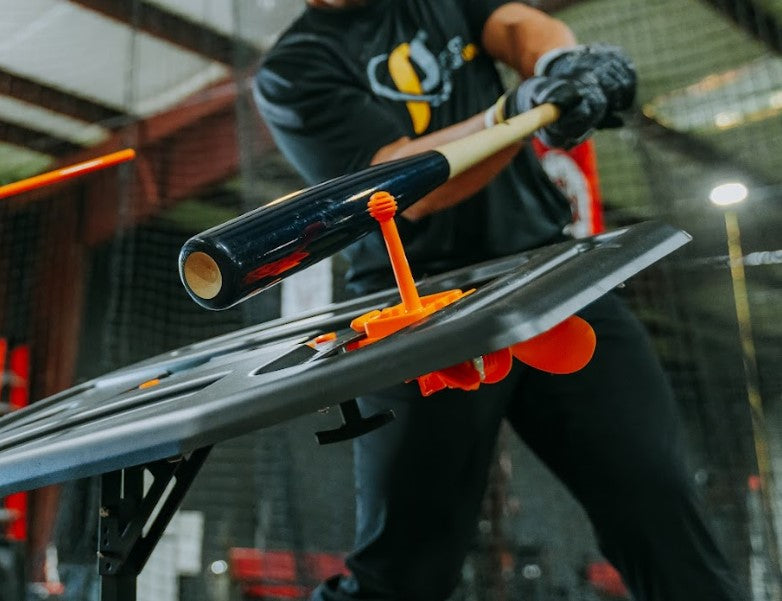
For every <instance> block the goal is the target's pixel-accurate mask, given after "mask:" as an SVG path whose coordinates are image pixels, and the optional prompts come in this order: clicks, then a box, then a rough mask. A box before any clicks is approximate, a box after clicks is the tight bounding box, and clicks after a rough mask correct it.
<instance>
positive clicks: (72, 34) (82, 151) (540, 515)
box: [0, 0, 782, 601]
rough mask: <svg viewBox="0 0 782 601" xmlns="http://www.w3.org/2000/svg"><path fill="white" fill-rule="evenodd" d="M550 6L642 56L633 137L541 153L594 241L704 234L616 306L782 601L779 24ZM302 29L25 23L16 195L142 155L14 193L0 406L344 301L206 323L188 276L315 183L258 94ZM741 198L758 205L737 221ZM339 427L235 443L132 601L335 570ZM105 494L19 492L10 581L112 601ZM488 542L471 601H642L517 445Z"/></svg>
mask: <svg viewBox="0 0 782 601" xmlns="http://www.w3.org/2000/svg"><path fill="white" fill-rule="evenodd" d="M194 4H197V5H198V6H197V7H195V6H193V5H194ZM218 5H219V6H218ZM536 5H537V6H539V7H540V8H542V9H543V10H546V11H548V12H551V13H552V14H554V15H555V16H557V17H559V18H561V19H562V20H564V21H565V22H566V23H567V24H568V25H570V27H571V28H572V29H573V30H574V32H575V33H576V35H577V37H578V38H579V41H581V42H583V43H592V42H606V43H611V44H616V45H619V46H622V47H624V48H625V49H626V50H627V51H628V53H629V54H630V55H631V56H632V57H633V59H634V61H635V64H636V67H637V70H638V76H639V90H638V96H637V99H636V102H635V105H634V107H633V109H632V110H631V111H630V112H629V114H628V115H627V117H626V125H625V127H624V128H621V129H617V130H604V131H600V132H598V133H597V134H596V135H595V136H594V138H593V140H592V141H591V142H589V143H588V144H586V145H585V146H582V147H578V148H577V149H575V150H574V151H573V152H571V153H569V154H566V153H563V152H559V151H553V150H549V149H546V148H544V147H541V146H539V147H537V150H538V152H539V154H540V156H541V160H542V161H543V163H544V166H545V167H546V169H547V171H548V172H549V174H550V176H551V177H552V178H553V179H554V180H555V181H557V183H558V184H559V185H561V186H562V187H563V189H564V190H565V192H566V193H567V195H568V196H569V197H570V199H571V201H572V204H573V208H574V216H575V219H576V223H574V226H573V230H572V231H573V233H574V234H575V235H589V234H590V233H596V232H599V231H602V230H603V229H608V230H610V229H613V228H617V227H620V226H624V225H628V224H631V223H636V222H638V221H642V220H648V219H657V220H661V221H665V222H668V223H670V224H672V225H675V226H677V227H680V228H682V229H684V230H686V231H688V232H689V233H690V234H691V235H692V236H693V241H692V242H691V243H690V244H688V245H687V246H685V247H684V248H683V249H681V250H679V251H677V252H676V253H674V254H673V255H672V256H671V257H669V258H667V259H665V260H664V261H662V262H660V263H658V264H656V265H655V266H653V267H652V268H650V269H647V270H646V271H644V272H643V273H641V274H640V275H638V276H636V277H634V278H633V279H632V280H630V281H628V282H627V283H626V285H625V286H624V287H623V288H621V289H620V290H619V294H621V295H622V296H623V297H625V298H626V299H627V300H628V301H629V302H630V304H631V305H632V307H633V308H634V310H635V312H636V313H637V314H638V315H639V316H640V317H641V319H642V320H643V322H644V324H645V325H646V326H647V328H648V330H649V331H650V333H651V334H652V338H653V341H654V343H655V346H656V348H657V351H658V352H659V355H660V357H661V358H662V361H663V364H664V366H665V368H666V370H667V373H668V375H669V377H670V380H671V382H672V384H673V386H674V389H675V392H676V396H677V399H678V402H679V405H680V410H681V413H682V415H683V416H684V422H685V426H686V432H687V437H688V445H689V450H690V457H689V458H690V467H691V469H692V473H693V478H694V479H695V485H696V486H697V488H698V490H699V492H700V494H701V495H702V497H703V500H704V503H705V506H706V508H707V512H708V515H709V519H710V525H711V527H712V528H713V530H714V532H715V534H716V537H717V539H718V540H719V542H720V544H721V545H722V546H723V548H724V549H725V551H726V553H727V555H728V557H729V559H730V561H731V563H732V564H733V565H734V566H736V568H737V571H738V573H739V576H740V581H741V586H742V588H743V590H744V591H745V592H746V594H747V595H748V596H749V597H750V598H752V599H753V601H767V600H768V601H772V600H779V599H780V598H782V597H781V596H780V595H782V592H781V591H782V576H781V574H782V573H781V572H780V559H779V551H780V539H781V538H782V531H780V524H781V523H782V521H781V520H780V515H781V514H782V506H780V493H778V492H777V488H776V487H775V479H780V478H782V475H780V474H778V473H777V472H778V470H779V469H780V466H782V422H781V421H780V420H782V415H781V413H782V376H781V375H780V374H782V369H780V367H781V365H780V350H779V349H780V348H782V325H780V324H782V303H780V300H779V298H780V297H779V290H780V283H781V282H782V240H781V239H780V235H779V232H780V227H781V226H782V170H780V168H779V149H780V140H782V118H780V114H781V113H782V59H780V56H779V51H780V47H781V46H782V34H781V33H780V31H781V26H780V23H782V3H780V2H779V0H735V1H732V0H713V1H706V0H623V1H619V0H582V1H578V0H540V1H539V2H538V3H537V4H536ZM302 8H303V3H301V4H299V3H286V2H283V1H282V0H279V1H275V0H264V1H260V0H259V1H258V2H244V1H242V0H234V1H233V2H224V3H209V2H201V3H192V4H191V3H187V2H184V1H181V0H157V1H154V2H153V1H147V0H133V1H129V2H104V1H96V0H78V1H73V2H64V1H62V0H39V1H37V2H34V3H24V2H17V3H16V4H15V7H13V8H11V9H10V11H9V12H8V15H9V16H8V19H7V21H8V32H7V35H4V36H3V39H4V40H5V39H7V40H9V41H8V42H7V44H6V42H3V43H4V44H6V45H7V46H8V52H7V53H6V54H7V55H8V57H9V58H7V59H0V162H2V165H0V183H10V182H14V181H18V180H20V179H23V178H25V177H28V176H31V175H34V174H36V173H40V172H42V171H45V170H48V169H51V168H54V167H57V166H66V165H70V164H74V163H77V162H79V161H82V160H86V159H88V158H92V157H94V156H97V155H98V154H104V153H108V152H111V151H114V150H118V149H120V148H134V149H135V150H136V158H135V160H133V161H130V162H127V163H123V164H121V165H118V166H115V167H112V168H108V169H104V170H100V171H98V172H95V173H93V174H91V175H88V176H85V177H82V178H78V179H73V180H69V181H67V182H62V183H58V184H53V185H50V186H47V187H43V188H38V189H36V190H33V191H29V192H23V193H21V194H16V195H14V196H9V197H7V198H3V199H2V200H0V282H1V283H2V286H1V287H0V290H1V293H0V371H2V381H0V401H1V402H2V408H3V411H13V410H15V409H17V408H19V407H20V406H22V405H24V404H25V403H27V402H36V401H38V400H40V399H43V398H45V397H47V396H49V395H52V394H54V393H56V392H58V391H61V390H64V389H66V388H68V387H70V386H72V385H74V384H76V383H78V382H82V381H85V380H87V379H89V378H92V377H95V376H98V375H100V374H104V373H106V372H109V371H112V370H114V369H118V368H120V367H122V366H125V365H128V364H130V363H132V362H135V361H139V360H142V359H145V358H148V357H150V356H153V355H156V354H159V353H163V352H166V351H170V350H172V349H175V348H177V347H180V346H183V345H186V344H191V343H194V342H197V341H200V340H204V339H207V338H210V337H213V336H216V335H219V334H223V333H227V332H231V331H234V330H236V329H238V328H241V327H245V326H248V325H252V324H256V323H260V322H263V321H267V320H270V319H274V318H277V317H280V316H290V315H294V314H297V313H301V312H304V311H306V310H308V309H310V308H313V307H317V306H322V305H324V304H327V303H329V302H333V301H339V300H342V299H344V298H346V294H345V291H344V289H343V286H342V279H343V273H344V270H345V264H344V261H343V259H341V258H340V257H339V256H335V257H333V258H332V259H330V260H327V261H324V262H322V263H321V264H319V265H317V266H315V267H312V268H310V269H309V270H307V271H305V272H303V273H302V274H299V275H297V276H295V277H293V278H291V279H290V280H286V281H285V282H283V284H282V285H280V286H276V287H274V288H271V289H269V290H267V291H265V292H264V293H263V294H260V295H257V296H255V297H253V298H252V299H250V300H249V301H247V302H246V303H243V304H241V305H238V306H236V307H233V308H231V309H228V310H226V311H221V312H212V311H206V310H204V309H202V308H200V307H198V306H197V305H196V304H195V303H193V302H192V301H191V299H190V298H189V297H188V295H187V294H186V292H185V290H184V289H183V287H182V284H181V283H180V281H179V275H178V272H177V255H178V253H179V250H180V248H181V247H182V245H183V243H184V242H185V241H186V240H187V239H188V238H189V237H190V236H192V235H194V234H196V233H198V232H200V231H203V230H204V229H206V228H208V227H211V226H213V225H216V224H219V223H222V222H224V221H227V220H228V219H231V218H233V217H235V216H237V215H240V214H241V213H243V212H245V211H247V210H250V209H252V208H255V207H257V206H260V205H262V204H265V203H267V202H269V201H271V200H274V199H276V198H278V197H281V196H283V195H285V194H287V193H290V192H292V191H294V190H297V189H300V188H301V187H303V185H304V184H303V181H302V180H301V179H300V177H299V176H298V175H297V174H296V173H295V171H294V170H293V168H292V167H291V166H290V165H289V164H288V163H287V162H286V161H285V159H284V158H283V157H282V156H281V154H280V153H279V151H278V150H277V149H276V148H275V146H274V142H273V140H272V139H271V136H270V135H269V133H268V130H267V129H266V126H265V125H264V123H263V121H262V119H261V118H260V117H259V115H258V113H257V110H256V108H255V105H254V101H253V98H252V93H251V89H250V83H249V81H250V78H251V77H252V74H253V73H254V71H255V69H256V68H257V66H258V64H259V62H260V61H261V60H262V58H263V54H264V51H265V50H267V49H268V48H269V47H270V45H271V44H272V43H273V41H274V40H275V39H276V37H277V36H278V35H279V34H280V33H281V32H282V31H283V30H284V28H285V27H287V25H288V24H289V23H290V22H291V21H292V20H293V19H294V18H295V16H296V15H297V14H298V12H299V11H300V10H301V9H302ZM0 27H6V25H3V26H0ZM14 36H15V37H14ZM16 38H19V40H20V41H18V42H17V43H16V44H15V45H14V44H12V42H13V40H14V39H16ZM25 40H26V41H25ZM32 43H36V44H37V45H38V50H36V51H35V52H34V53H32V52H31V51H30V47H31V46H30V44H32ZM4 48H5V46H4ZM74 55H77V56H78V57H80V58H79V59H78V68H76V67H75V66H72V65H71V63H74V62H75V61H73V60H71V59H69V58H68V57H70V56H74ZM44 57H45V58H44ZM69 61H70V62H69ZM6 105H7V106H6ZM20 106H21V108H19V107H20ZM4 107H5V108H4ZM9 107H10V108H9ZM12 109H13V110H12ZM55 117H56V118H55ZM724 184H728V186H727V187H725V186H724ZM721 186H722V187H721ZM737 195H738V196H742V195H746V201H745V202H741V203H739V204H727V203H729V202H731V201H732V200H735V199H736V197H737ZM710 199H711V200H710ZM715 203H717V204H715ZM719 203H721V204H719ZM627 402H628V403H632V402H633V399H630V398H628V399H627ZM335 421H336V422H338V418H337V417H336V415H335V414H334V413H333V412H332V413H331V414H326V415H321V414H317V415H312V416H309V417H306V418H302V419H299V420H296V421H294V422H290V423H285V424H282V425H279V426H275V427H273V428H269V429H266V430H263V431H259V432H257V433H254V434H252V435H247V436H244V437H241V438H237V439H234V440H229V441H226V442H225V443H223V444H219V445H217V446H216V447H215V448H214V449H213V450H212V452H211V455H210V457H209V459H208V461H207V463H206V465H205V467H204V468H203V470H202V472H201V474H200V475H199V477H198V478H197V479H196V481H195V483H194V485H193V486H192V488H191V490H190V492H189V493H188V495H187V497H186V498H185V501H184V503H183V506H182V509H181V510H180V512H179V513H178V514H177V516H176V518H175V519H174V520H173V521H172V523H171V525H170V527H169V529H168V531H167V533H166V535H165V536H164V537H163V540H162V541H161V543H160V544H159V545H158V548H157V549H156V551H155V555H153V558H152V560H151V561H150V562H149V563H148V565H147V567H146V568H145V570H144V571H143V572H142V575H141V578H140V583H139V598H140V599H150V600H151V599H155V600H156V601H167V600H171V601H173V600H176V599H189V600H193V601H199V600H203V601H207V600H208V601H225V600H229V599H231V600H236V599H280V598H304V597H305V596H306V594H307V591H309V590H311V588H312V587H313V586H314V585H315V584H316V583H317V582H318V581H319V580H320V579H321V578H323V577H325V576H327V575H329V574H330V573H335V572H336V571H339V570H340V569H343V567H342V559H343V557H344V555H345V554H346V553H348V552H349V550H350V548H351V546H352V541H353V531H354V501H353V492H354V490H353V479H352V463H353V454H352V448H351V445H350V443H342V444H338V445H330V446H325V447H319V446H318V445H317V444H316V443H315V441H314V437H313V433H314V432H315V431H316V430H322V429H324V428H329V427H333V426H334V425H336V424H335ZM97 487H98V485H97V479H92V480H82V481H77V482H70V483H66V484H63V485H61V486H56V487H50V488H47V489H43V490H38V491H33V492H31V493H30V494H29V495H27V497H26V499H23V500H22V501H19V500H18V499H16V500H11V499H7V500H6V505H7V507H9V508H11V509H13V508H14V507H17V509H18V508H19V507H21V508H23V511H21V512H20V511H18V510H17V512H16V513H12V514H9V515H11V516H12V517H14V516H15V517H14V519H11V520H10V521H7V522H6V523H5V528H6V536H5V537H4V538H3V542H2V545H0V552H1V553H8V555H9V557H12V558H14V562H15V563H14V562H12V563H8V562H0V563H2V564H3V565H12V564H13V565H17V566H21V565H22V564H25V566H26V570H27V579H28V580H29V581H30V582H35V583H38V584H36V585H35V586H38V585H39V584H40V583H44V582H45V583H48V584H47V586H49V587H52V586H55V585H56V584H57V583H58V582H59V584H60V585H61V594H62V595H63V597H62V598H64V599H97V595H98V588H97V586H98V576H97V573H96V571H95V565H94V558H95V549H96V545H97V532H96V525H97V521H96V520H97V513H98V507H97V503H98V501H97V498H98V497H97ZM9 503H10V505H9ZM20 503H21V504H20ZM14 504H16V505H14ZM4 515H5V514H4ZM25 515H26V519H25ZM20 516H21V517H20ZM477 528H478V535H477V538H476V543H475V546H474V548H473V550H472V552H471V553H470V556H469V558H468V561H467V562H466V564H465V566H464V569H463V574H462V583H461V585H460V586H459V588H458V589H457V591H456V592H455V593H454V596H453V600H454V601H468V600H469V601H479V600H487V601H489V600H490V601H496V600H499V599H517V598H521V599H526V600H528V601H535V600H539V599H540V600H542V599H549V600H554V599H561V600H563V601H564V600H597V599H607V598H617V597H619V598H621V597H623V596H624V597H626V596H627V592H626V590H625V589H624V587H623V585H622V583H621V581H620V580H619V578H618V576H617V574H616V573H615V572H614V571H613V570H612V568H611V567H610V566H608V565H607V564H606V563H605V561H604V559H603V558H602V556H601V554H600V551H599V549H598V545H597V543H596V541H595V540H594V536H593V534H592V531H591V529H590V526H589V524H588V520H587V518H586V516H585V515H584V513H583V510H582V509H581V508H580V507H579V506H578V505H577V503H576V502H575V501H574V500H573V499H572V498H571V497H570V495H569V494H568V492H567V491H566V490H565V489H564V487H563V486H562V485H561V484H560V483H559V482H558V481H556V480H555V479H554V478H553V477H552V476H551V475H550V474H549V473H548V471H547V470H546V468H545V467H543V465H542V464H541V463H540V462H539V461H538V460H537V459H536V458H535V457H534V456H533V455H532V453H531V452H530V451H529V450H527V449H526V448H524V447H523V446H522V445H521V443H519V441H518V440H517V439H516V437H515V436H514V435H513V434H512V433H511V432H510V431H503V432H502V435H501V437H500V440H499V445H498V449H497V453H496V460H495V465H494V467H493V470H492V477H491V482H490V486H489V489H488V491H487V494H486V498H485V500H484V505H483V510H482V515H481V519H480V522H479V524H478V525H477ZM55 588H56V586H55ZM30 590H31V591H39V592H40V590H42V589H41V588H40V586H38V588H35V587H32V588H30Z"/></svg>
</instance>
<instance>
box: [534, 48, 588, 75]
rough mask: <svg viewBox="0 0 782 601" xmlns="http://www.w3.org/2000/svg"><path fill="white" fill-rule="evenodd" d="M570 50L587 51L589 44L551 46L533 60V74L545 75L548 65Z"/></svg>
mask: <svg viewBox="0 0 782 601" xmlns="http://www.w3.org/2000/svg"><path fill="white" fill-rule="evenodd" d="M571 52H578V53H580V52H589V46H587V45H586V44H579V45H578V46H569V47H567V48H553V49H552V50H549V51H548V52H544V53H543V54H541V55H540V57H538V60H537V61H535V69H534V74H535V75H536V76H541V75H546V74H547V71H548V69H549V67H550V66H551V65H552V63H554V61H556V60H557V59H558V58H559V57H561V56H563V55H565V54H570V53H571Z"/></svg>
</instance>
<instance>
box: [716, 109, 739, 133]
mask: <svg viewBox="0 0 782 601" xmlns="http://www.w3.org/2000/svg"><path fill="white" fill-rule="evenodd" d="M739 123H741V113H739V112H738V111H723V112H721V113H717V114H716V115H715V116H714V124H715V125H716V126H717V127H719V128H720V129H727V128H729V127H735V126H736V125H738V124H739Z"/></svg>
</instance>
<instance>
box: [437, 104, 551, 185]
mask: <svg viewBox="0 0 782 601" xmlns="http://www.w3.org/2000/svg"><path fill="white" fill-rule="evenodd" d="M559 113H560V111H559V108H558V107H557V106H556V105H554V104H551V103H550V102H549V103H546V104H541V105H540V106H536V107H535V108H533V109H531V110H529V111H527V112H525V113H521V114H520V115H516V116H515V117H511V118H510V119H508V120H507V121H505V122H503V123H498V124H497V125H495V126H494V127H490V128H488V129H485V130H483V131H479V132H476V133H474V134H470V135H469V136H466V137H464V138H461V139H460V140H455V141H453V142H448V143H447V144H443V145H442V146H438V147H437V148H435V150H436V151H437V152H439V153H440V154H442V155H443V156H444V157H445V158H446V160H447V161H448V164H449V165H450V166H451V174H450V178H452V177H455V176H457V175H459V174H460V173H463V172H464V171H466V170H467V169H469V168H470V167H473V166H475V165H477V164H478V163H480V162H481V161H483V160H485V159H487V158H489V157H490V156H491V155H493V154H495V153H497V152H499V151H500V150H502V149H503V148H506V147H507V146H510V145H511V144H515V143H517V142H521V141H522V140H523V139H524V138H527V137H528V136H531V135H532V134H533V133H535V132H536V131H537V130H539V129H540V128H541V127H545V126H547V125H551V124H552V123H554V121H556V120H557V119H558V118H559ZM450 178H449V179H450Z"/></svg>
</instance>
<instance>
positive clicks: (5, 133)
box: [0, 120, 83, 157]
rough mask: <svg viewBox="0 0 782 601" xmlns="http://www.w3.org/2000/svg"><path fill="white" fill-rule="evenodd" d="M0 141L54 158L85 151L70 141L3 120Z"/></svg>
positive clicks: (0, 121)
mask: <svg viewBox="0 0 782 601" xmlns="http://www.w3.org/2000/svg"><path fill="white" fill-rule="evenodd" d="M0 141H2V142H6V143H8V144H13V145H15V146H21V147H22V148H29V149H31V150H35V151H36V152H40V153H43V154H48V155H51V156H54V157H63V156H65V155H69V154H73V153H75V152H78V151H80V150H82V149H83V148H82V147H81V146H79V145H78V144H74V143H73V142H71V141H70V140H65V139H63V138H58V137H56V136H53V135H51V134H46V133H43V132H40V131H36V130H34V129H30V128H28V127H24V126H23V125H17V124H16V123H9V122H8V121H3V120H0Z"/></svg>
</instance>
